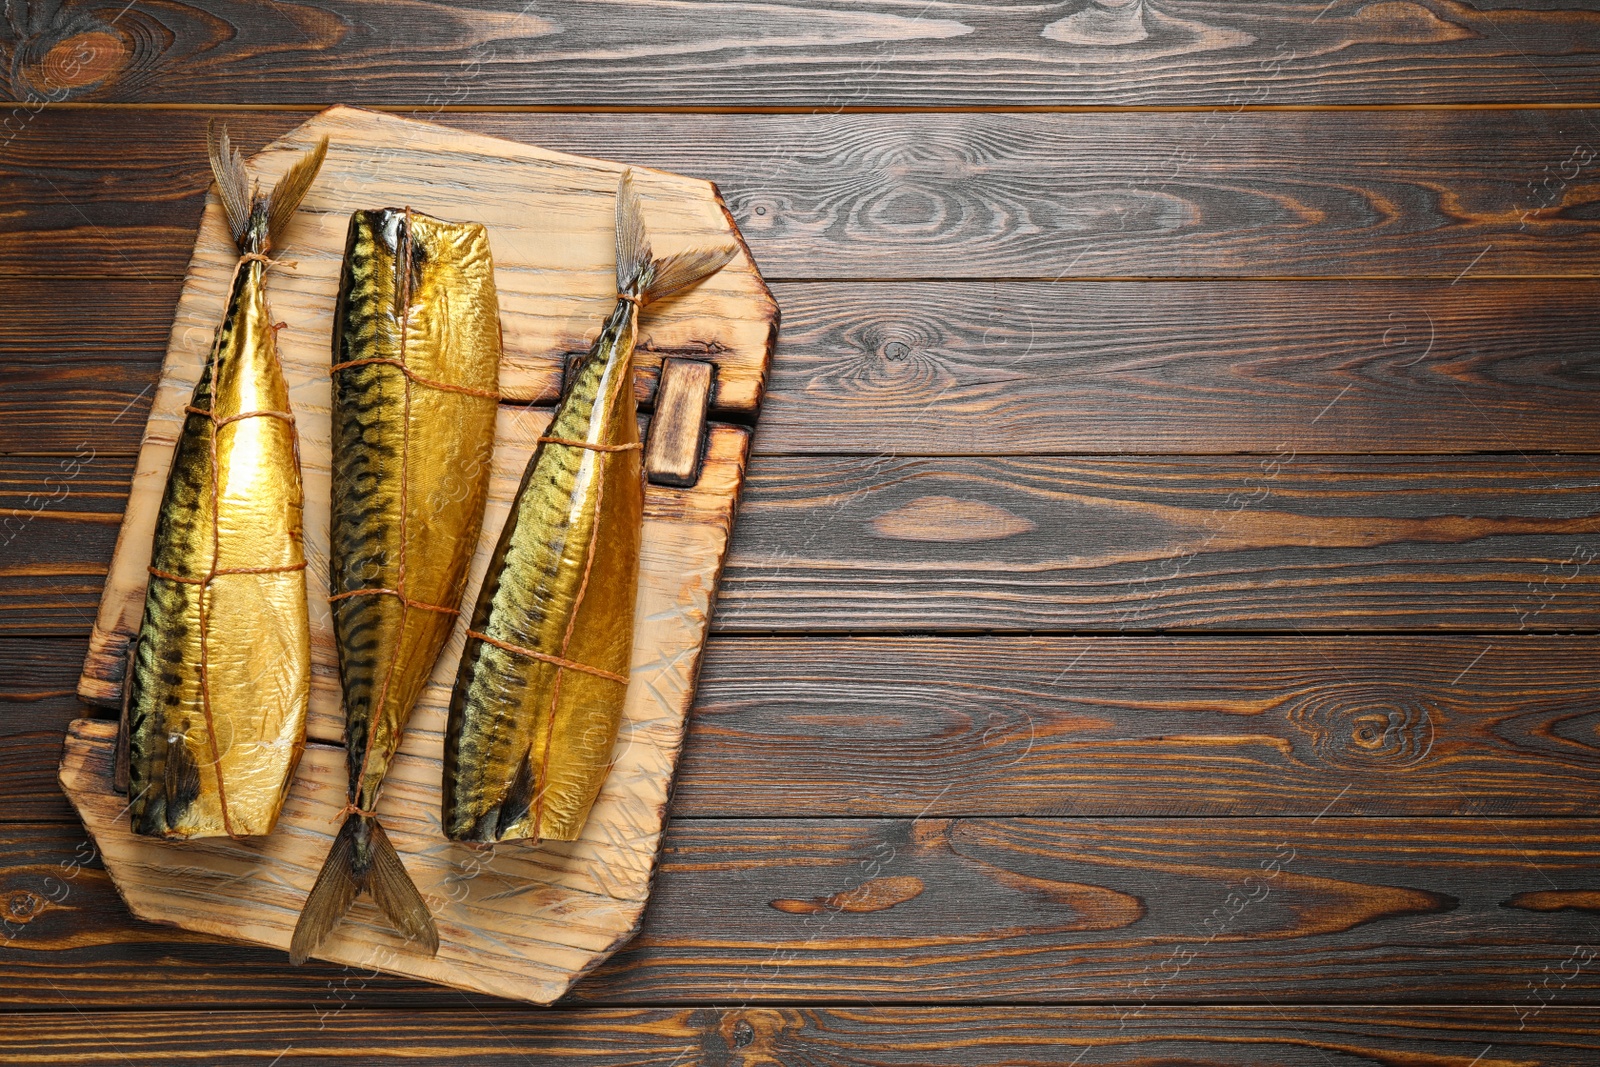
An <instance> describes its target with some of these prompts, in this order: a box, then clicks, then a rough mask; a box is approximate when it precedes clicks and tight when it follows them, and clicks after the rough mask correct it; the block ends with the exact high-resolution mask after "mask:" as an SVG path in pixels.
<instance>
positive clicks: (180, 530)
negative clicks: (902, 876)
mask: <svg viewBox="0 0 1600 1067" xmlns="http://www.w3.org/2000/svg"><path fill="white" fill-rule="evenodd" d="M210 149H211V165H212V170H213V172H214V174H215V177H216V179H217V186H218V189H219V191H220V196H221V200H222V203H223V207H224V211H225V213H226V216H227V220H228V225H229V229H230V232H231V234H232V236H233V239H234V241H235V243H236V244H237V246H238V249H239V252H240V258H239V260H238V262H237V264H236V265H235V269H234V273H233V278H232V281H231V283H230V285H229V290H228V301H227V305H226V308H225V311H224V314H223V322H222V325H221V327H220V328H219V329H218V331H217V334H216V337H215V340H214V341H213V344H212V348H211V351H210V354H209V356H208V358H207V360H206V364H205V366H204V368H203V370H202V372H201V374H200V379H199V381H198V382H197V383H196V385H195V387H194V392H193V394H192V395H191V396H190V399H189V403H188V405H187V408H186V410H185V416H184V422H183V427H182V430H181V432H180V433H179V435H178V441H177V446H176V448H175V450H174V454H173V460H172V468H171V471H170V472H169V474H168V477H167V484H166V489H165V492H164V493H163V496H162V501H161V507H160V511H159V513H158V519H157V522H156V531H155V543H154V546H153V549H152V552H151V558H150V577H149V585H148V587H147V589H146V593H145V606H144V615H143V618H142V620H141V624H140V628H139V634H138V636H137V637H136V639H135V641H134V643H133V645H132V647H131V650H130V652H131V655H130V660H129V670H128V675H127V679H126V682H125V685H124V706H123V720H122V725H121V729H120V731H119V733H120V736H119V745H118V779H119V780H118V783H117V784H118V785H119V786H120V787H125V788H126V789H127V791H128V793H129V796H130V799H129V804H128V811H129V816H130V819H131V824H132V828H133V830H134V831H135V832H136V833H140V834H147V835H151V836H156V837H168V838H191V837H219V836H230V837H249V836H255V835H259V834H265V833H268V832H270V831H271V830H272V827H273V825H274V824H275V822H276V821H277V818H278V814H279V812H280V811H281V809H282V807H283V801H284V797H285V796H286V794H287V792H288V788H289V784H290V781H291V780H292V778H293V776H294V769H295V766H296V765H297V763H298V762H299V759H300V754H301V752H302V751H303V750H304V746H305V728H306V712H307V706H308V703H309V700H310V679H311V639H310V621H309V611H308V606H307V602H306V584H305V552H304V542H303V538H302V529H301V515H302V505H303V503H304V501H303V494H302V489H301V481H300V460H299V455H298V451H297V436H296V431H295V426H294V418H293V414H292V413H291V411H290V406H289V390H288V386H287V384H286V382H285V380H284V376H283V368H282V366H281V365H280V363H279V361H278V353H277V345H276V343H275V333H274V328H273V326H272V323H271V315H270V313H269V311H268V307H267V299H266V270H267V259H266V257H267V253H268V252H269V251H270V250H271V249H272V248H273V247H274V246H275V245H276V244H278V243H279V242H280V241H281V239H282V236H283V231H284V230H285V229H286V228H287V226H288V222H289V219H290V217H291V216H292V215H293V214H294V211H295V208H296V207H297V206H298V204H299V203H300V200H301V199H302V198H303V196H304V195H305V192H306V190H307V189H308V188H309V187H310V185H311V182H312V181H313V180H314V179H315V177H316V174H317V171H318V170H319V169H320V167H321V164H322V160H323V157H324V155H325V153H326V151H327V142H326V141H323V142H322V143H321V144H320V145H319V146H318V147H317V148H316V149H315V150H314V151H313V152H311V153H308V154H307V155H306V156H305V157H304V158H303V159H302V160H301V161H299V162H298V163H297V164H296V165H295V166H294V167H292V168H290V170H289V171H288V172H287V173H286V174H285V175H284V177H283V179H282V180H281V181H280V182H279V183H278V185H277V186H276V187H275V188H274V189H273V191H272V193H271V194H270V195H269V196H262V195H260V193H259V191H258V190H257V189H256V187H255V185H254V183H253V182H252V181H251V179H250V178H249V175H248V173H247V172H246V169H245V164H244V160H243V158H242V157H241V156H240V155H239V153H238V152H237V151H235V150H234V149H233V147H232V146H231V145H230V143H229V142H228V137H227V132H226V130H223V131H221V133H220V134H219V133H218V132H217V131H216V130H215V129H213V131H212V135H211V138H210ZM124 773H125V774H126V780H125V781H124V780H123V775H124Z"/></svg>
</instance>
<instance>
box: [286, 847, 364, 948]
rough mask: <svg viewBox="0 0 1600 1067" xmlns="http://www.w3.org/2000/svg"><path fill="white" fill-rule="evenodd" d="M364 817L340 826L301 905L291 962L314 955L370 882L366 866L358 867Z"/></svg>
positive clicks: (291, 946)
mask: <svg viewBox="0 0 1600 1067" xmlns="http://www.w3.org/2000/svg"><path fill="white" fill-rule="evenodd" d="M361 819H362V816H359V815H351V816H350V817H349V818H347V819H345V821H344V825H343V826H341V827H339V832H338V833H337V834H336V835H334V838H333V847H332V848H330V849H329V850H328V858H327V859H326V860H324V861H323V863H322V870H321V872H319V873H318V874H317V881H316V884H314V885H313V886H312V887H311V893H310V894H309V895H308V896H307V897H306V902H305V904H304V905H303V906H302V907H301V909H300V919H299V921H297V922H296V923H295V924H294V936H293V937H292V938H290V940H289V962H290V963H292V964H294V965H295V966H296V967H298V966H299V965H300V964H302V963H304V962H305V961H306V960H308V959H310V958H311V954H312V953H313V952H315V951H316V950H317V949H318V947H319V946H321V944H322V943H323V942H324V941H326V940H327V938H328V935H329V934H330V933H332V932H333V928H334V927H335V926H338V925H339V920H340V919H342V918H344V913H345V912H347V911H349V910H350V905H352V904H354V903H355V901H356V894H357V893H359V892H361V886H362V885H363V883H365V882H366V871H365V869H362V870H357V864H358V863H359V862H360V851H359V850H358V849H357V848H356V835H357V834H359V833H360V832H361Z"/></svg>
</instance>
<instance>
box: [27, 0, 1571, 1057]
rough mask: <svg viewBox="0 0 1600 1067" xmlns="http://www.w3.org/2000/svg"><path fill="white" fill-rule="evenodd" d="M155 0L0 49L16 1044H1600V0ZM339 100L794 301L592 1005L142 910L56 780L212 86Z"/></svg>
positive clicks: (316, 1050)
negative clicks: (517, 147) (694, 689)
mask: <svg viewBox="0 0 1600 1067" xmlns="http://www.w3.org/2000/svg"><path fill="white" fill-rule="evenodd" d="M120 6H121V5H120V4H107V5H100V6H96V5H93V4H88V3H78V4H73V3H68V4H62V5H57V4H34V5H30V6H29V9H28V10H27V11H26V12H25V11H24V10H23V6H22V5H13V6H12V7H8V8H7V15H8V18H9V19H11V22H10V25H9V28H8V29H7V30H6V31H5V33H6V36H5V37H4V55H3V58H4V60H5V62H4V63H0V70H3V71H4V72H5V73H4V75H3V77H4V84H5V88H6V91H7V93H8V94H9V95H10V97H11V99H12V100H14V101H17V103H16V104H15V106H14V107H13V109H12V110H10V111H9V113H8V115H7V117H6V118H5V119H4V121H3V123H0V188H3V189H4V190H5V197H4V199H3V201H0V219H3V225H0V274H3V279H0V346H3V352H4V357H3V359H0V787H3V788H0V796H4V797H5V801H4V803H3V804H0V919H3V920H4V923H3V925H0V930H3V934H4V937H3V939H0V1010H4V1011H5V1012H7V1013H8V1014H6V1015H5V1017H4V1019H3V1021H0V1060H3V1061H4V1062H7V1063H13V1062H15V1063H39V1062H50V1063H71V1064H78V1063H100V1062H105V1063H123V1062H126V1063H151V1064H158V1063H159V1064H165V1063H173V1062H179V1061H180V1060H182V1061H183V1062H196V1063H206V1064H213V1063H227V1064H235V1063H241V1064H243V1063H251V1064H263V1065H272V1064H276V1065H280V1067H288V1065H290V1064H301V1063H321V1062H328V1061H335V1062H340V1061H342V1062H349V1063H370V1062H378V1061H383V1060H385V1059H387V1058H391V1057H393V1058H400V1057H408V1058H407V1059H406V1060H405V1062H416V1063H440V1064H443V1063H462V1062H470V1063H473V1064H494V1065H501V1064H521V1063H532V1062H538V1063H547V1062H571V1063H583V1064H590V1063H593V1064H640V1063H656V1064H661V1065H663V1067H665V1065H688V1064H748V1065H756V1064H802V1063H804V1064H810V1063H822V1062H826V1063H862V1062H865V1063H873V1064H906V1065H911V1064H930V1063H939V1064H1082V1065H1084V1067H1099V1065H1108V1064H1155V1063H1161V1064H1176V1063H1184V1064H1206V1065H1213V1064H1252V1065H1267V1064H1285V1065H1292V1067H1300V1065H1305V1067H1315V1065H1321V1064H1329V1065H1334V1067H1345V1065H1347V1064H1384V1065H1400V1064H1404V1065H1407V1067H1413V1065H1427V1067H1468V1065H1471V1064H1477V1065H1479V1067H1489V1065H1508V1064H1570V1065H1589V1064H1594V1063H1596V1062H1600V1011H1597V1009H1596V1004H1597V1003H1600V959H1597V956H1600V862H1597V860H1600V821H1597V819H1596V815H1597V811H1596V799H1597V796H1600V790H1597V787H1600V699H1597V696H1596V694H1597V691H1600V686H1597V682H1600V657H1597V652H1600V640H1597V638H1600V309H1597V297H1600V287H1597V285H1596V265H1597V263H1600V177H1597V176H1600V106H1597V105H1594V104H1592V102H1593V101H1595V99H1596V90H1597V87H1600V81H1597V80H1596V79H1597V76H1600V62H1597V58H1600V11H1597V10H1596V6H1597V5H1595V4H1593V3H1581V2H1577V0H1548V2H1541V3H1538V4H1531V3H1530V4H1525V5H1524V7H1525V8H1528V10H1524V9H1519V8H1517V7H1515V6H1513V5H1501V4H1498V3H1495V4H1490V3H1476V2H1466V3H1455V2H1447V0H1402V2H1397V3H1366V2H1364V0H1333V2H1332V3H1329V4H1327V5H1326V6H1324V5H1323V3H1321V0H1314V2H1311V3H1307V4H1299V5H1295V4H1283V3H1272V4H1266V3H1260V2H1246V0H1191V2H1179V0H1131V2H1130V0H1094V2H1092V3H1089V2H1075V3H1071V4H1065V5H1042V4H1041V5H1032V6H1029V5H1018V4H1012V5H990V4H984V3H978V2H962V0H951V2H941V3H934V4H927V5H923V4H920V3H910V4H902V3H893V2H890V0H861V2H858V3H849V4H847V3H845V2H843V0H822V2H815V3H810V4H801V3H794V2H784V0H777V2H774V3H770V4H759V5H758V4H734V3H711V2H690V3H666V2H662V0H621V2H616V3H598V2H569V3H564V4H553V3H550V4H529V5H527V6H525V7H524V6H523V5H522V4H521V3H519V2H518V0H488V2H487V3H485V4H479V5H473V6H472V7H470V8H457V7H454V6H452V5H446V4H434V3H418V4H400V3H396V2H393V0H321V2H316V3H311V4H296V5H287V4H282V5H279V4H265V3H252V2H244V0H210V2H208V3H205V4H201V5H191V4H183V3H177V2H173V3H164V4H161V5H155V4H145V3H136V4H134V5H132V6H129V7H127V8H125V9H122V10H120V11H119V10H118V8H119V7H120ZM1533 8H1537V10H1532V9H1533ZM1080 9H1081V10H1080ZM335 101H338V102H345V103H352V104H360V105H366V106H370V107H383V108H390V109H394V110H398V111H402V112H406V113H416V114H418V115H420V116H422V117H428V118H432V119H434V120H435V121H442V122H445V123H449V124H454V125H458V126H460V127H462V128H465V129H472V130H480V131H486V132H490V133H493V134H497V135H501V136H507V137H512V138H515V139H519V140H524V141H528V142H531V143H537V144H540V145H544V146H547V147H550V148H555V149H560V150H565V151H571V152H576V153H581V154H585V155H593V156H600V157H604V158H609V159H616V160H621V161H625V162H633V163H639V164H647V165H654V166H659V167H663V168H667V169H670V170H674V171H678V172H681V173H685V174H691V175H697V176H702V177H707V178H711V179H714V180H715V181H717V182H718V183H719V184H720V186H721V188H722V190H723V192H724V194H725V196H726V197H727V199H728V201H729V204H730V207H731V209H732V211H733V213H734V214H735V216H736V217H737V220H738V222H739V224H740V226H741V227H742V229H743V231H744V234H745V236H746V238H747V239H748V241H749V243H750V246H751V249H752V252H753V253H754V255H755V258H756V260H757V262H758V263H759V264H760V266H761V267H762V269H763V270H764V272H765V273H766V275H767V277H768V278H769V279H770V280H771V281H773V283H774V286H773V288H774V291H775V292H776V294H777V298H778V301H779V303H780V305H781V306H782V308H783V313H784V327H783V334H782V338H781V342H780V346H779V350H778V354H777V357H776V359H775V362H774V366H773V379H772V382H771V388H770V393H769V395H768V397H767V400H766V406H765V410H764V413H763V417H762V423H761V426H760V428H759V430H758V432H757V435H756V440H755V450H754V455H753V459H752V463H751V469H750V478H749V482H748V485H747V489H746V493H745V498H744V504H743V509H742V514H741V518H740V525H739V527H738V530H737V533H736V539H735V546H734V550H733V553H732V555H731V558H730V562H729V566H728V573H727V576H726V579H725V582H724V585H723V595H722V597H721V600H720V602H719V604H718V607H717V616H716V633H715V635H714V637H713V639H712V642H711V644H710V646H709V648H708V656H707V663H706V666H705V671H704V675H703V677H702V681H701V688H700V697H699V701H698V705H697V708H696V711H695V715H694V721H693V725H692V734H691V738H690V741H689V745H688V749H687V753H686V755H685V758H684V762H683V765H682V767H681V769H680V774H679V782H678V789H677V794H676V798H675V801H674V805H673V809H672V815H673V825H672V828H671V830H670V831H669V834H668V841H667V849H666V854H665V857H664V861H663V865H662V870H661V873H660V877H659V882H658V885H657V889H656V894H655V899H654V902H653V904H652V906H651V909H650V911H649V913H648V917H647V920H646V923H645V927H644V931H643V933H642V934H641V935H640V937H639V938H638V939H637V940H636V941H635V942H634V943H633V944H632V946H631V947H629V948H627V949H625V950H624V951H623V952H621V953H620V954H619V955H617V956H616V957H615V958H614V959H613V960H612V961H611V962H610V963H608V964H606V965H605V966H604V967H602V968H601V969H600V970H599V971H598V972H596V973H595V974H593V975H592V976H591V977H589V978H588V979H586V980H585V981H583V982H581V983H580V984H579V985H578V987H577V988H576V990H575V992H574V993H573V995H572V996H571V997H570V999H569V1000H568V1001H567V1002H566V1003H565V1004H564V1005H563V1006H561V1007H558V1008H557V1009H555V1010H548V1011H539V1010H531V1009H528V1008H525V1007H521V1006H517V1005H512V1004H509V1003H505V1002H499V1001H495V1000H492V999H490V998H480V997H469V996H465V995H463V994H459V993H455V992H451V991H449V990H445V989H441V988H437V987H432V986H427V985H422V984H419V983H411V982H405V981H401V980H397V979H391V978H388V977H385V976H382V975H377V976H374V975H369V974H367V973H365V972H360V971H353V970H342V969H339V968H336V967H330V966H324V965H308V966H307V967H304V968H301V969H298V970H296V969H292V968H290V967H289V966H288V965H287V963H286V961H285V959H284V958H283V957H282V955H281V954H278V953H274V952H268V951H262V950H254V949H249V948H243V947H239V946H235V945H232V944H226V943H220V942H215V941H211V940H206V939H203V938H200V937H196V936H191V935H188V934H183V933H180V932H176V931H172V930H169V929H164V928H161V927H156V926H150V925H144V924H140V923H137V922H135V921H133V920H132V919H131V918H129V917H128V915H127V913H126V911H125V909H124V908H123V906H122V905H121V903H120V902H119V901H118V899H117V898H116V896H115V894H114V891H113V890H112V887H111V885H110V883H109V881H108V880H107V878H106V876H105V874H104V872H103V871H102V870H101V869H100V866H99V864H98V862H97V860H96V858H95V856H94V854H93V850H92V849H91V848H90V846H89V845H88V843H87V841H86V838H85V835H84V832H83V830H82V828H81V826H80V825H79V824H78V823H77V821H76V819H75V818H74V817H73V815H72V813H71V810H70V809H69V807H68V806H67V804H66V801H65V800H64V798H63V797H61V796H60V794H59V792H58V791H57V788H56V786H55V783H54V774H55V765H56V761H57V759H58V757H59V753H60V738H61V734H62V731H63V728H64V726H65V724H66V722H67V721H68V720H69V719H70V718H73V717H75V716H77V715H79V714H81V713H82V710H81V707H80V705H79V703H78V702H77V700H76V699H75V697H74V696H73V690H74V685H75V682H76V677H77V670H78V666H79V664H80V662H81V660H82V658H83V653H84V648H85V641H86V638H87V634H88V632H89V627H90V622H91V619H92V616H93V613H94V609H95V605H96V602H97V600H98V597H99V592H100V587H101V583H102V580H103V577H104V574H105V569H106V565H107V562H108V560H109V559H110V555H111V549H112V542H113V539H114V537H115V535H116V530H117V526H118V522H119V520H120V515H121V509H122V507H123V503H124V500H125V498H126V494H127V488H128V479H129V476H130V472H131V468H132V457H133V452H134V449H135V447H136V445H137V442H138V437H139V432H140V428H141V427H142V425H143V423H144V415H145V411H146V407H147V403H148V399H149V396H150V393H151V389H152V385H153V381H154V376H155V372H156V368H157V366H158V363H159V360H160V358H161V354H162V352H163V351H164V349H165V345H166V339H167V334H168V331H169V328H170V325H171V317H172V313H173V306H174V302H175V300H176V298H177V293H178V290H179V285H180V281H181V273H182V270H183V267H184V263H185V260H186V257H187V255H188V250H189V248H190V246H191V244H192V242H193V234H194V228H195V226H196V224H197V221H198V218H199V211H200V202H201V196H202V192H203V189H204V187H205V185H206V183H207V181H208V177H207V175H206V172H205V169H204V151H203V135H204V128H205V124H206V121H207V120H208V119H209V118H212V117H214V116H216V115H217V114H218V112H219V109H220V111H221V112H222V113H223V115H224V117H226V119H227V121H228V123H229V126H230V128H231V130H232V131H233V133H234V136H235V138H236V140H237V141H239V142H241V143H242V144H243V145H245V146H246V147H247V148H254V147H255V146H258V145H260V144H262V143H265V142H266V141H267V140H269V139H270V138H272V137H274V136H276V135H278V134H280V133H282V132H284V131H285V130H287V129H289V128H291V127H292V126H294V125H296V124H297V123H299V122H300V121H302V120H303V119H304V118H305V117H306V114H307V113H308V112H310V111H313V110H315V109H317V108H319V107H321V106H323V105H325V104H328V103H332V102H335ZM202 1011H203V1012H206V1013H208V1014H205V1015H204V1016H199V1015H197V1013H198V1012H202Z"/></svg>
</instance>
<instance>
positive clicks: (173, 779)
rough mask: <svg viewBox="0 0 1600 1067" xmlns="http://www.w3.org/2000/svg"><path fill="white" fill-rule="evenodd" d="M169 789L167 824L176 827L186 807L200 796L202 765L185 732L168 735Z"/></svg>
mask: <svg viewBox="0 0 1600 1067" xmlns="http://www.w3.org/2000/svg"><path fill="white" fill-rule="evenodd" d="M164 777H165V783H164V784H165V786H166V791H167V826H168V827H176V826H177V825H178V820H179V819H181V818H182V817H183V812H184V809H185V808H187V807H188V806H189V805H190V804H193V803H194V802H195V800H196V798H198V797H199V796H200V765H199V764H198V763H196V762H195V759H194V753H192V752H190V751H189V741H188V739H187V738H186V737H185V736H184V735H183V734H170V735H168V737H167V763H166V767H165V775H164Z"/></svg>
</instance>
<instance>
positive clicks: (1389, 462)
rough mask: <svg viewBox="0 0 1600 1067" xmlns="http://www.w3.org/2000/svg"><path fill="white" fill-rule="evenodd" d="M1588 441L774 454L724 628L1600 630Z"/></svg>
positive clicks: (727, 584)
mask: <svg viewBox="0 0 1600 1067" xmlns="http://www.w3.org/2000/svg"><path fill="white" fill-rule="evenodd" d="M1597 535H1600V467H1597V466H1596V461H1595V460H1592V459H1588V458H1582V457H1560V456H1538V457H1525V456H1505V457H1435V458H1431V459H1415V458H1390V457H1381V456H1359V457H1318V456H1291V455H1288V454H1285V455H1282V456H1267V457H1253V456H1251V457H1232V456H1225V457H1203V456H1195V457H1161V458H1139V457H1118V458H1099V457H1097V458H1083V459H1057V458H1050V457H1036V458H1004V459H899V458H896V457H895V456H893V455H892V454H885V455H882V456H877V457H872V458H863V457H839V458H825V457H812V456H807V457H792V458H789V457H768V458H765V459H762V458H757V459H756V460H755V461H754V462H753V463H752V465H751V470H750V476H749V479H748V481H747V482H746V486H745V497H744V504H743V505H742V507H741V512H740V518H739V524H738V527H737V529H736V530H735V533H734V543H733V548H732V550H731V552H730V553H729V560H728V565H727V570H726V572H725V574H724V578H723V583H722V591H721V592H722V595H721V597H720V599H719V602H718V606H717V612H718V616H717V617H718V623H717V625H718V627H719V628H720V629H721V630H723V631H725V632H750V631H769V632H770V631H777V632H797V631H811V632H840V631H843V632H868V631H878V632H881V631H884V630H905V629H913V630H917V631H948V630H991V631H1004V630H1025V631H1028V630H1031V631H1037V630H1045V629H1059V630H1094V631H1102V632H1113V631H1115V632H1140V631H1151V630H1170V629H1220V630H1267V631H1293V630H1301V631H1306V632H1311V631H1346V630H1383V629H1396V628H1403V629H1424V628H1425V629H1438V630H1450V629H1457V630H1469V629H1470V630H1492V631H1497V632H1506V633H1516V632H1523V631H1550V630H1572V629H1586V630H1587V629H1593V628H1595V627H1596V626H1597V625H1600V598H1597V597H1596V595H1595V594H1596V591H1597V590H1600V567H1597V566H1595V562H1596V560H1597V558H1600V537H1597Z"/></svg>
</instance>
